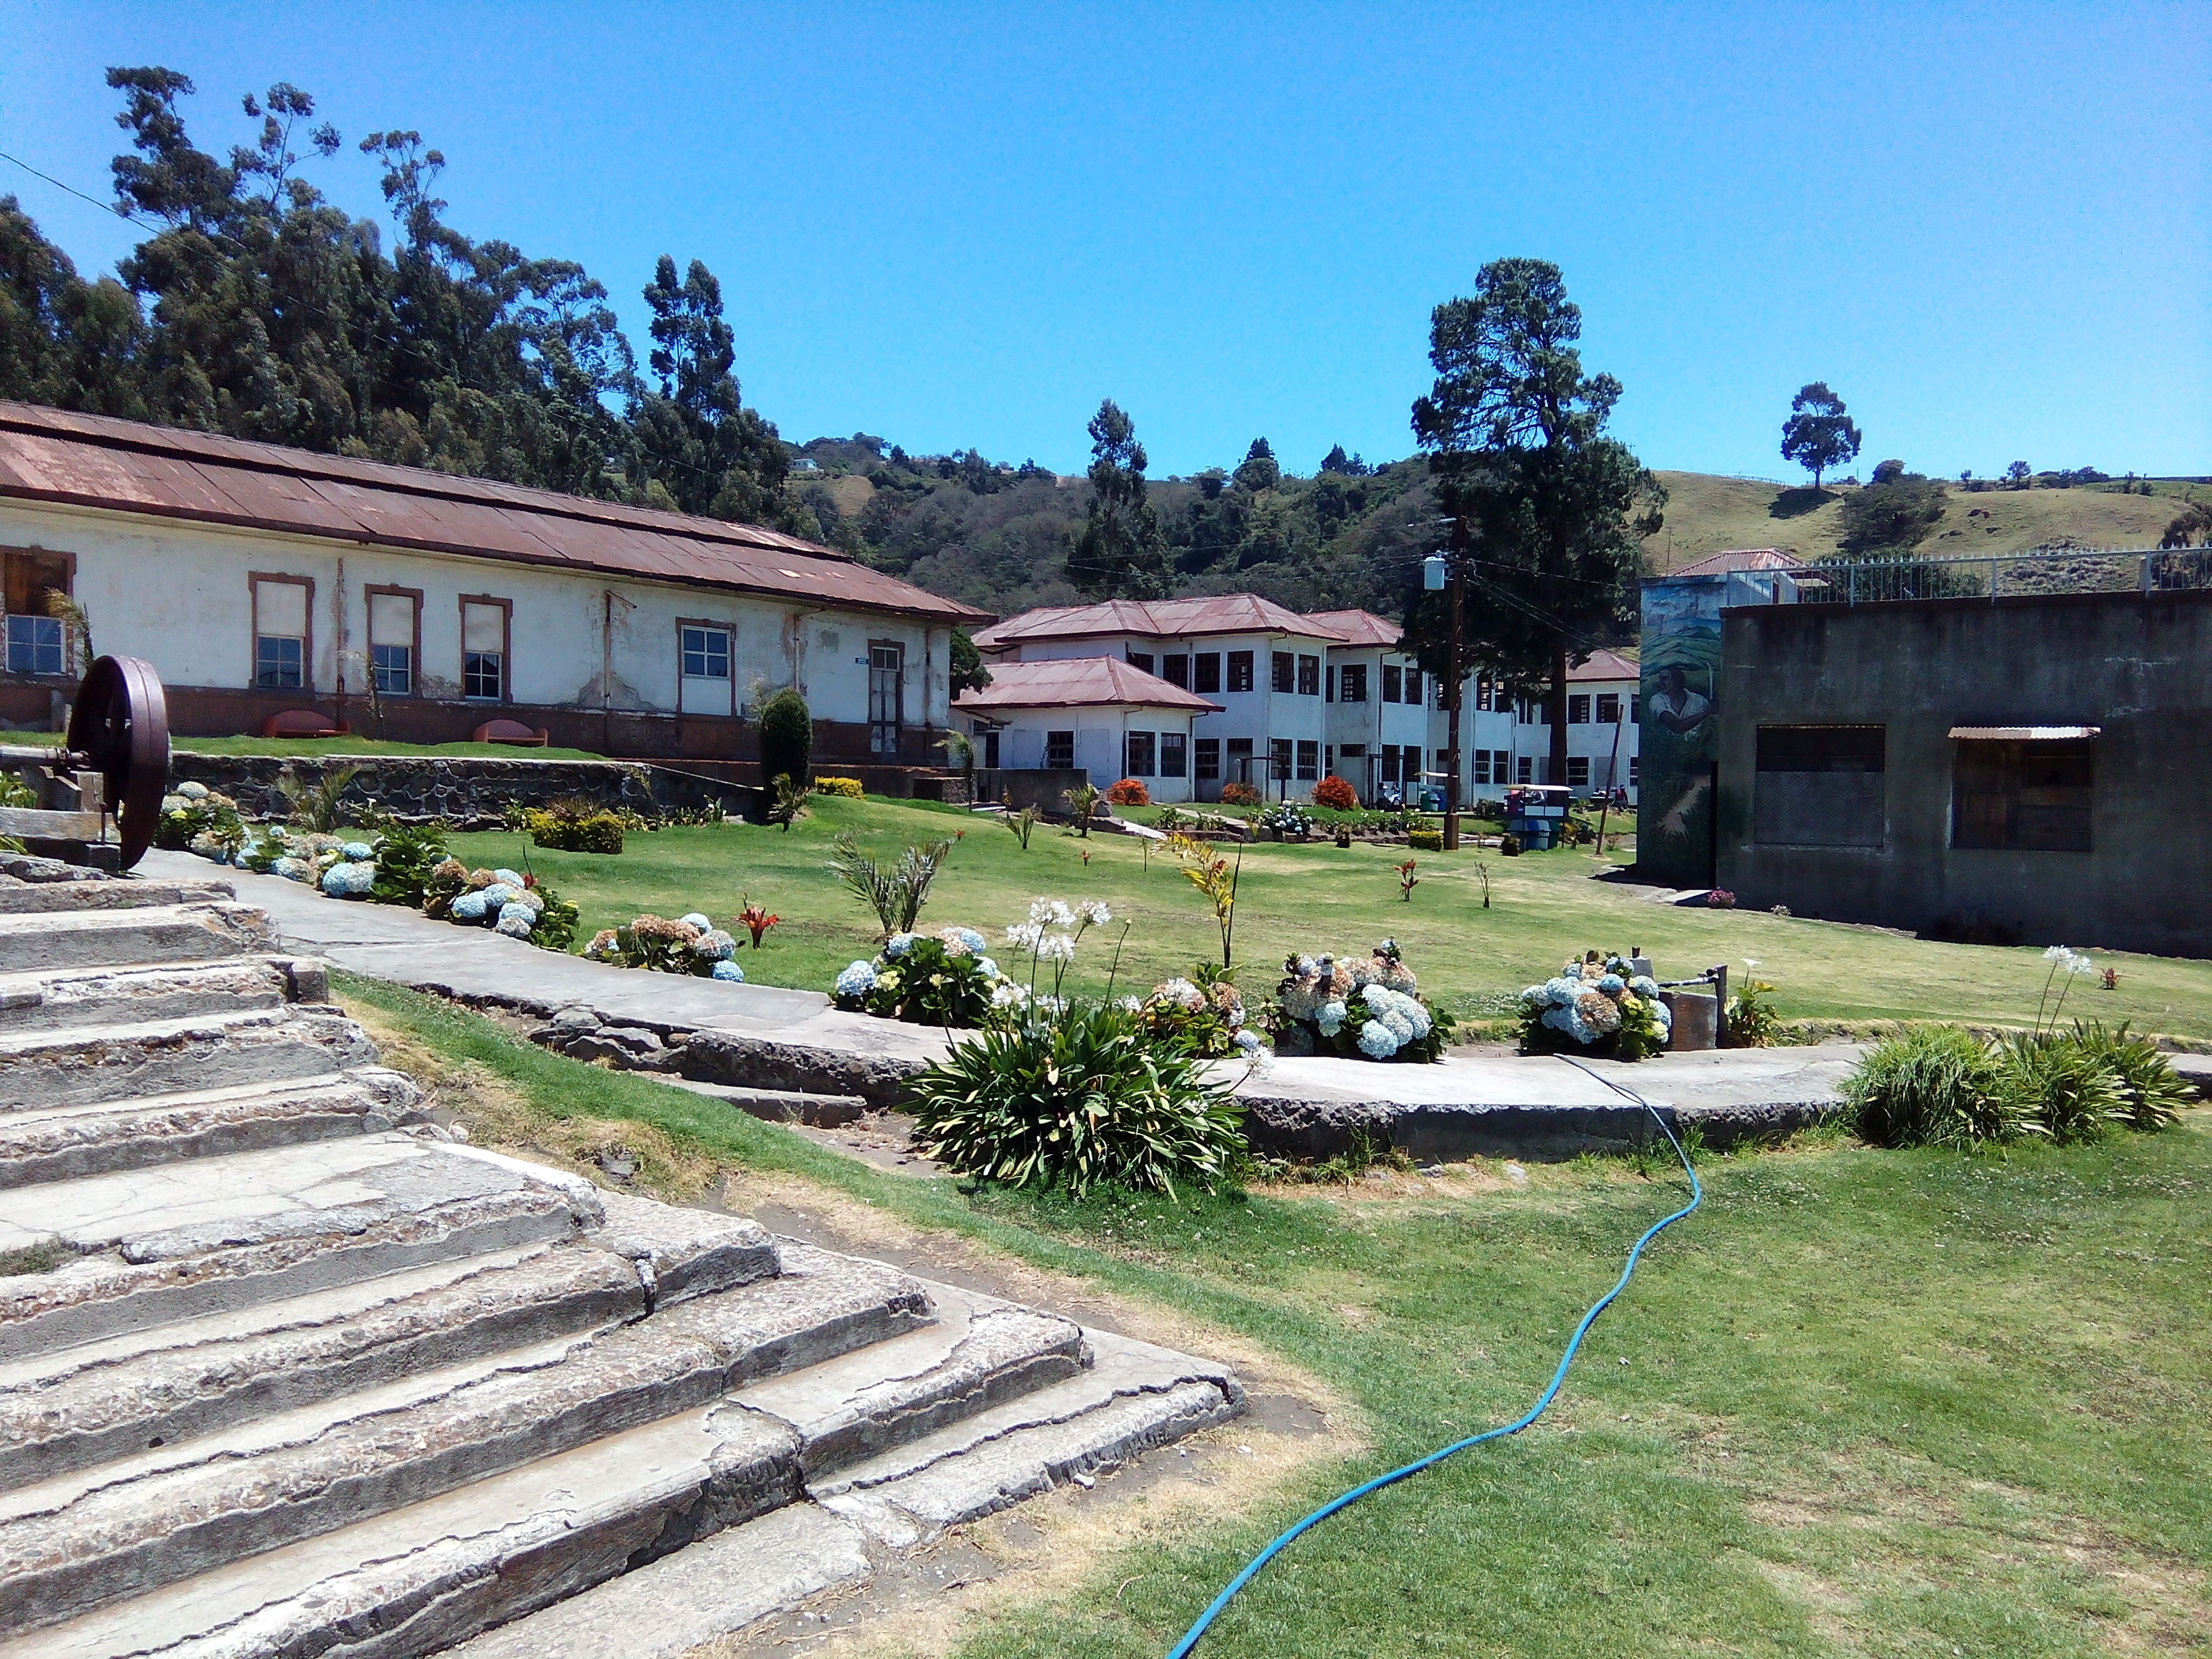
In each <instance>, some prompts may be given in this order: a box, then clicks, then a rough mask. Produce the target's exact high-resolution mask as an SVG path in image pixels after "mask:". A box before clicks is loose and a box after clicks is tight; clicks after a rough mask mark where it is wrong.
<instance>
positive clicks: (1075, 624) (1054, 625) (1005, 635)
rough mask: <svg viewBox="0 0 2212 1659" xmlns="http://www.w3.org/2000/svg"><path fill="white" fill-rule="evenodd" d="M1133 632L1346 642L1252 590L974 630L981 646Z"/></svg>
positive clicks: (1054, 612)
mask: <svg viewBox="0 0 2212 1659" xmlns="http://www.w3.org/2000/svg"><path fill="white" fill-rule="evenodd" d="M1115 634H1136V635H1151V636H1153V637H1157V638H1163V639H1185V638H1188V637H1190V636H1192V635H1200V634H1291V635H1297V636H1298V637H1299V638H1301V639H1309V640H1322V641H1330V642H1333V643H1335V644H1340V645H1341V644H1346V643H1348V641H1346V639H1345V637H1344V635H1341V634H1340V633H1338V632H1336V630H1335V629H1331V628H1328V627H1324V626H1323V625H1322V623H1318V622H1316V621H1315V620H1314V619H1313V618H1312V617H1301V616H1300V615H1298V613H1297V611H1287V610H1285V609H1284V608H1283V607H1282V606H1281V605H1277V604H1276V603H1275V602H1274V601H1273V600H1272V599H1261V597H1260V596H1259V595H1258V594H1256V593H1222V594H1217V595H1214V596H1212V597H1211V598H1208V599H1108V600H1105V601H1103V603H1101V604H1098V605H1046V606H1044V607H1043V608H1042V609H1040V610H1036V611H1023V612H1022V614H1021V615H1020V616H1018V617H1008V618H1007V619H1006V621H1004V622H1002V623H995V624H994V625H993V626H991V627H989V628H987V629H983V630H982V632H981V633H979V634H978V635H975V643H976V645H977V646H978V647H981V649H983V650H986V651H1004V650H1007V649H1010V648H1012V647H1014V646H1017V645H1022V644H1024V643H1027V642H1028V641H1033V640H1081V639H1095V638H1097V637H1100V636H1102V635H1115Z"/></svg>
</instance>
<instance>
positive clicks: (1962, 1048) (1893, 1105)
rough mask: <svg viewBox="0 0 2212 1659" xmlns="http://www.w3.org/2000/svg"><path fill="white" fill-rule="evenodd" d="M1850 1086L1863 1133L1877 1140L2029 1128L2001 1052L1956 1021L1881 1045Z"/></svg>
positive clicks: (1980, 1135)
mask: <svg viewBox="0 0 2212 1659" xmlns="http://www.w3.org/2000/svg"><path fill="white" fill-rule="evenodd" d="M1842 1092H1843V1097H1844V1103H1845V1106H1846V1107H1847V1108H1848V1109H1849V1111H1850V1116H1851V1119H1852V1122H1853V1127H1855V1128H1856V1129H1857V1133H1858V1136H1859V1139H1862V1140H1865V1141H1868V1142H1870V1143H1871V1144H1872V1145H1874V1146H1974V1145H1977V1144H1978V1143H1980V1142H1984V1141H2002V1140H2010V1139H2014V1138H2015V1137H2016V1136H2018V1135H2020V1134H2021V1133H2024V1132H2025V1131H2026V1130H2027V1127H2028V1126H2027V1123H2026V1122H2025V1121H2023V1119H2022V1117H2021V1113H2020V1112H2019V1111H2018V1110H2017V1109H2015V1107H2014V1106H2013V1104H2012V1103H2011V1102H2010V1101H2009V1100H2008V1098H2007V1096H2006V1092H2005V1090H2004V1087H2003V1079H2002V1076H2001V1074H2000V1073H1999V1070H1998V1067H1997V1063H1996V1057H1995V1056H1994V1055H1992V1054H1990V1050H1989V1049H1988V1048H1985V1047H1984V1045H1983V1044H1981V1043H1980V1042H1977V1041H1976V1040H1975V1039H1974V1037H1973V1036H1972V1035H1971V1034H1969V1033H1967V1032H1965V1031H1961V1030H1957V1029H1956V1028H1954V1027H1952V1026H1946V1025H1933V1026H1919V1027H1916V1028H1915V1029H1914V1030H1910V1031H1907V1032H1905V1034H1904V1035H1903V1036H1894V1037H1891V1038H1889V1039H1888V1040H1887V1041H1886V1042H1882V1043H1881V1044H1879V1045H1878V1046H1877V1047H1876V1048H1875V1050H1874V1051H1873V1052H1872V1053H1871V1054H1868V1055H1867V1056H1866V1058H1865V1059H1863V1060H1861V1061H1859V1063H1858V1065H1857V1066H1856V1067H1854V1068H1853V1070H1852V1072H1851V1073H1850V1076H1849V1077H1847V1078H1845V1079H1844V1082H1843V1089H1842Z"/></svg>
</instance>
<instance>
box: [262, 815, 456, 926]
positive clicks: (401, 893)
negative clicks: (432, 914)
mask: <svg viewBox="0 0 2212 1659" xmlns="http://www.w3.org/2000/svg"><path fill="white" fill-rule="evenodd" d="M445 857H446V824H445V823H444V821H443V820H442V819H433V820H432V821H431V822H430V823H393V824H387V825H386V827H385V829H384V833H383V834H382V835H381V836H379V837H378V838H377V842H376V885H375V886H374V887H372V888H370V889H369V890H368V896H369V897H370V898H372V899H374V901H375V902H377V903H379V904H404V905H405V906H407V907H408V908H410V909H411V910H419V909H421V908H422V895H423V891H424V890H425V888H426V887H428V884H429V880H430V872H431V871H433V870H434V869H435V868H437V866H439V865H440V864H441V863H443V862H444V860H445ZM272 862H273V860H272Z"/></svg>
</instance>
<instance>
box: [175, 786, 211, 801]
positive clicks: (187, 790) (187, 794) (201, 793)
mask: <svg viewBox="0 0 2212 1659" xmlns="http://www.w3.org/2000/svg"><path fill="white" fill-rule="evenodd" d="M177 793H179V794H180V795H182V796H183V797H184V798H185V799H186V800H205V799H207V793H208V790H207V785H205V784H204V783H191V782H185V783H180V784H179V785H178V786H177Z"/></svg>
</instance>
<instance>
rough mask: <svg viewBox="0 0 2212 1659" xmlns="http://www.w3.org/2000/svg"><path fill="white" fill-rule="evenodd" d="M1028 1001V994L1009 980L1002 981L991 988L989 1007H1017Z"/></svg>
mask: <svg viewBox="0 0 2212 1659" xmlns="http://www.w3.org/2000/svg"><path fill="white" fill-rule="evenodd" d="M1029 999H1030V994H1029V993H1028V992H1027V991H1026V990H1024V988H1023V987H1020V986H1018V985H1017V984H1015V983H1014V981H1012V980H1010V979H1002V980H1000V981H999V982H998V983H997V984H996V985H994V986H993V987H991V1006H993V1007H994V1008H1013V1007H1018V1006H1020V1005H1021V1004H1023V1003H1024V1002H1027V1001H1028V1000H1029Z"/></svg>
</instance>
